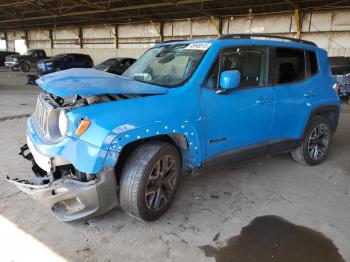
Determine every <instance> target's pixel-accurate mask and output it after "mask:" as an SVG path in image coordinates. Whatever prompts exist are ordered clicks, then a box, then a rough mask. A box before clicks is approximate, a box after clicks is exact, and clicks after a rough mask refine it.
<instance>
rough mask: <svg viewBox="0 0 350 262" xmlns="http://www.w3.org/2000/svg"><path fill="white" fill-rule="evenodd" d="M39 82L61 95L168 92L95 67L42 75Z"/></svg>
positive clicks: (47, 90) (48, 89) (162, 88)
mask: <svg viewBox="0 0 350 262" xmlns="http://www.w3.org/2000/svg"><path fill="white" fill-rule="evenodd" d="M36 82H37V84H38V85H39V86H40V87H41V88H42V89H43V90H45V91H46V92H49V93H51V94H54V95H56V96H60V97H67V96H73V95H82V96H90V95H102V94H116V95H117V94H124V95H127V94H138V95H153V94H166V93H168V92H169V91H168V89H167V88H164V87H160V86H156V85H151V84H147V83H142V82H138V81H135V80H132V79H129V78H125V77H121V76H117V75H113V74H110V73H107V72H102V71H99V70H96V69H93V68H74V69H68V70H64V71H60V72H56V73H52V74H48V75H44V76H42V77H40V78H39V79H38V80H37V81H36Z"/></svg>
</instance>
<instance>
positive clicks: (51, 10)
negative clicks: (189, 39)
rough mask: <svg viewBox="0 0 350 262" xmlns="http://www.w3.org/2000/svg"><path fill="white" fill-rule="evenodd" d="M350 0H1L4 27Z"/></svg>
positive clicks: (331, 5) (337, 4) (349, 0)
mask: <svg viewBox="0 0 350 262" xmlns="http://www.w3.org/2000/svg"><path fill="white" fill-rule="evenodd" d="M349 7H350V0H342V1H333V2H332V1H329V0H244V1H243V0H237V1H232V0H174V1H170V0H152V1H151V0H142V1H139V0H74V1H64V0H16V1H13V0H2V1H1V2H0V28H1V29H2V30H10V29H11V30H12V29H26V28H27V29H32V28H54V27H62V26H79V25H92V24H112V23H113V24H122V23H135V22H146V21H147V22H149V21H150V20H152V21H167V20H170V19H187V18H198V17H209V16H232V15H247V14H248V12H249V9H252V10H253V13H254V14H263V13H278V12H290V11H292V10H294V9H296V8H298V9H300V10H305V11H310V10H325V9H340V8H349Z"/></svg>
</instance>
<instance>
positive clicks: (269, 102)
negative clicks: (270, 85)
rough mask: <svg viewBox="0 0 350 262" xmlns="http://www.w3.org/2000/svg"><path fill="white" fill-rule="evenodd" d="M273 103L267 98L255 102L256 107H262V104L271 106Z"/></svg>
mask: <svg viewBox="0 0 350 262" xmlns="http://www.w3.org/2000/svg"><path fill="white" fill-rule="evenodd" d="M272 102H273V101H272V100H271V99H268V98H261V99H259V100H256V103H257V104H258V105H263V104H271V103H272Z"/></svg>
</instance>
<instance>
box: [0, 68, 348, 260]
mask: <svg viewBox="0 0 350 262" xmlns="http://www.w3.org/2000/svg"><path fill="white" fill-rule="evenodd" d="M0 71H1V72H0V137H1V151H0V159H1V160H0V163H1V165H0V187H1V190H0V232H2V234H1V236H0V245H1V252H0V261H106V262H107V261H140V260H142V261H214V260H215V259H217V261H224V260H220V259H223V258H230V257H235V256H242V252H240V253H234V252H236V251H235V250H236V249H237V248H236V246H235V244H234V243H237V242H234V241H233V242H232V239H236V240H237V241H241V242H239V243H246V242H244V236H246V235H247V231H246V230H245V228H247V227H248V229H249V228H256V226H257V225H264V223H267V222H269V226H271V227H272V225H273V224H271V223H274V224H275V225H276V226H278V227H279V228H280V229H281V230H286V231H283V232H290V231H289V230H298V231H296V232H295V234H294V235H295V236H299V235H298V234H297V233H298V232H299V231H300V230H302V232H307V234H311V236H312V237H310V241H314V240H315V239H314V238H313V237H316V236H320V238H321V240H319V241H322V242H317V243H323V244H324V245H325V246H328V247H330V249H329V250H332V252H333V253H332V254H333V255H334V256H333V258H334V260H332V261H342V259H343V260H344V261H350V249H349V248H348V247H349V242H350V227H349V217H350V216H349V215H350V108H349V106H348V105H346V106H345V105H344V110H343V113H342V114H341V119H340V124H339V128H338V131H337V133H336V134H335V137H334V141H333V142H334V143H333V145H332V149H331V152H330V155H329V157H328V159H327V161H325V162H324V163H323V164H321V165H319V166H315V167H307V166H303V165H299V164H297V163H295V162H294V161H293V160H292V159H291V157H290V155H289V154H280V155H276V156H268V157H263V158H259V159H255V160H251V161H246V162H243V163H240V164H237V165H234V166H232V167H228V168H225V169H221V170H217V171H211V172H210V173H208V174H205V175H202V176H198V177H194V178H185V177H184V179H182V182H181V185H180V187H179V190H178V192H177V196H176V198H175V201H174V203H173V205H172V207H171V208H170V210H169V211H168V212H167V213H166V214H165V215H164V216H163V217H162V218H161V219H159V220H157V221H155V222H152V223H146V222H141V221H138V220H135V219H133V218H131V217H129V216H127V215H125V214H124V213H122V212H121V211H120V210H119V209H113V210H112V211H110V212H108V213H107V214H105V215H103V216H100V217H97V218H93V219H88V220H82V221H76V222H71V223H63V222H58V221H57V220H56V219H55V218H54V217H53V215H52V214H51V212H50V210H47V209H46V208H44V207H41V206H40V205H39V204H38V203H36V202H34V201H33V200H32V199H30V197H29V196H27V195H25V194H24V193H20V192H19V191H18V190H17V188H16V187H14V186H13V185H12V184H10V183H8V182H7V181H6V176H10V177H19V178H29V177H30V176H31V175H32V171H31V169H30V163H29V162H28V161H25V160H24V159H23V158H21V157H20V156H19V155H18V151H19V148H20V147H21V146H22V145H23V144H24V143H25V140H26V136H25V133H26V121H27V117H28V116H29V114H31V112H33V110H34V105H35V101H36V96H37V94H38V93H39V92H40V89H39V88H38V87H35V86H28V85H25V82H26V77H25V75H24V74H23V73H18V72H8V71H6V70H0ZM271 221H272V222H271ZM242 229H243V230H242ZM241 231H242V232H241ZM254 232H255V231H254ZM258 232H260V234H258V236H260V237H261V236H262V235H263V233H264V230H261V231H258ZM5 233H6V234H5ZM251 234H253V233H251ZM248 235H249V234H248ZM236 236H237V238H235V237H236ZM252 236H256V235H254V234H253V235H252ZM303 236H306V235H305V234H304V235H303ZM307 236H308V235H307ZM307 239H309V238H307ZM258 240H259V238H255V242H254V245H260V244H261V242H259V241H258ZM268 241H270V242H271V243H273V244H274V245H275V239H273V238H272V237H270V238H269V239H268ZM280 241H281V243H285V242H283V241H284V239H280ZM276 243H277V242H276ZM301 243H304V242H303V241H301ZM282 247H285V246H283V245H282ZM249 248H250V247H249V245H248V249H249ZM255 248H257V246H255ZM276 248H277V249H276ZM276 250H278V244H277V247H275V251H276ZM281 250H283V248H281ZM302 250H304V251H305V249H300V250H299V251H302ZM297 251H298V249H297V250H296V252H297ZM309 251H310V252H311V251H312V249H310V250H309ZM309 251H305V252H309ZM222 252H227V253H222ZM276 252H277V251H276ZM286 252H287V253H288V250H287V251H286ZM310 254H311V253H310ZM310 256H311V257H312V254H311V255H310ZM262 257H263V256H262ZM259 261H263V259H262V258H261V260H259ZM317 261H318V262H319V261H323V260H317Z"/></svg>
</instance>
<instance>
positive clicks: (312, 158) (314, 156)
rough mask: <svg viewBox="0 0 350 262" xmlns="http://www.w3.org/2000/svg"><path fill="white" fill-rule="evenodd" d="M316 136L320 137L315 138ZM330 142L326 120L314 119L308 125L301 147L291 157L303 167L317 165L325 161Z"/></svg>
mask: <svg viewBox="0 0 350 262" xmlns="http://www.w3.org/2000/svg"><path fill="white" fill-rule="evenodd" d="M317 130H318V131H317ZM318 134H319V135H320V137H317V136H318ZM316 137H317V138H316ZM331 141H332V127H331V125H330V123H329V121H328V119H327V118H326V117H322V116H318V117H315V118H314V119H313V120H312V121H311V123H310V124H309V126H308V128H307V131H306V133H305V136H304V139H303V141H302V143H301V145H300V146H299V147H297V148H296V149H294V150H293V151H292V152H291V154H292V157H293V159H294V160H295V161H297V162H299V163H301V164H304V165H309V166H315V165H318V164H320V163H322V162H323V161H324V160H325V159H326V157H327V155H328V152H329V148H330V145H331Z"/></svg>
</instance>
